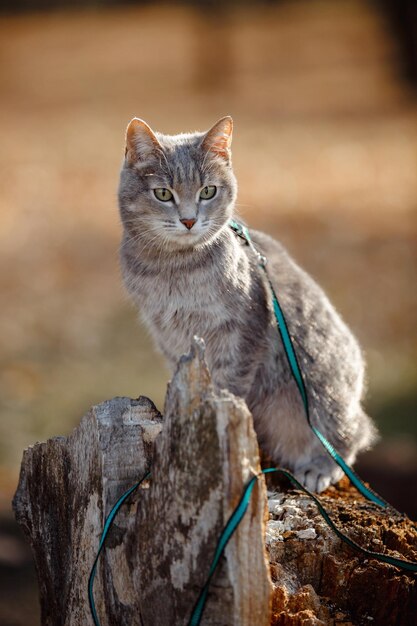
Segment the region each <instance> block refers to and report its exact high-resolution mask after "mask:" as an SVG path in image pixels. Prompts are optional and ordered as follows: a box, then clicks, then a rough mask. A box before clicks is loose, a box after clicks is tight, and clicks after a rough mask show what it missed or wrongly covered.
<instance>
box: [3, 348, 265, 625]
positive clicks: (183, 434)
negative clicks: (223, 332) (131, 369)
mask: <svg viewBox="0 0 417 626" xmlns="http://www.w3.org/2000/svg"><path fill="white" fill-rule="evenodd" d="M203 352H204V349H203V344H202V342H201V341H198V340H196V341H195V343H194V345H193V347H192V351H191V354H190V355H189V356H188V357H183V358H182V359H181V361H180V363H179V366H178V371H177V373H176V375H175V376H174V378H173V381H172V383H171V384H170V386H169V390H168V394H167V400H166V407H165V421H164V427H163V431H162V434H161V435H160V437H159V438H158V440H157V445H156V451H155V458H154V460H153V462H152V476H151V479H150V481H149V488H141V489H140V490H139V491H138V493H137V494H136V495H135V496H132V497H131V499H130V504H128V505H126V506H124V507H123V508H122V509H121V511H120V513H119V514H118V516H117V518H116V521H115V523H114V525H113V527H112V529H111V531H110V533H109V535H108V539H107V541H106V549H105V551H104V553H103V556H102V557H101V558H100V564H99V568H98V573H97V583H96V585H95V598H96V605H97V611H98V614H99V616H100V620H101V624H102V626H105V625H113V624H117V625H118V626H119V625H121V626H124V625H126V626H127V625H129V626H136V625H137V626H139V625H140V626H155V625H156V624H158V626H164V625H166V626H172V625H173V624H175V625H176V626H181V625H182V624H187V622H188V619H189V617H190V614H191V611H192V608H193V605H194V603H195V601H196V599H197V596H198V594H199V591H200V589H201V587H202V586H203V584H204V581H205V579H206V577H207V575H208V572H209V567H210V562H211V559H212V557H213V554H214V551H215V547H216V543H217V540H218V538H219V536H220V534H221V531H222V528H223V527H224V525H225V524H226V521H227V519H228V517H229V516H230V514H231V512H232V511H233V509H234V507H235V506H236V505H237V503H238V502H239V500H240V497H241V494H242V490H243V487H244V485H245V484H246V482H247V481H248V479H249V478H250V477H251V476H252V475H253V473H257V472H259V470H260V465H259V456H258V447H257V443H256V437H255V433H254V430H253V426H252V418H251V415H250V413H249V411H248V409H247V407H246V405H245V403H244V402H243V401H242V400H239V399H237V398H234V397H233V396H232V395H231V394H229V393H227V392H221V393H215V392H214V390H213V388H212V386H211V383H210V376H209V373H208V370H207V367H206V365H205V363H204V358H203ZM160 428H161V425H160V418H159V415H158V413H157V412H156V410H155V408H154V407H153V405H152V403H151V402H150V401H149V400H147V399H145V398H141V399H139V400H138V401H132V400H129V399H127V398H119V399H115V400H112V401H110V402H107V403H104V404H102V405H99V406H98V407H94V408H93V409H92V411H91V412H90V413H89V414H88V415H87V416H86V417H85V418H84V419H83V420H82V422H81V425H80V426H79V428H77V429H76V430H75V431H74V433H73V434H72V435H71V436H70V437H68V438H63V437H60V438H55V439H52V440H49V441H48V442H46V443H43V444H37V445H36V446H34V447H32V448H29V449H28V450H26V451H25V454H24V458H23V462H22V471H21V477H20V483H19V487H18V490H17V493H16V496H15V500H14V507H15V512H16V517H17V520H18V522H19V523H20V524H21V525H22V526H23V528H24V530H25V532H26V534H27V536H28V538H29V541H30V543H31V545H32V549H33V552H34V556H35V561H36V566H37V571H38V578H39V586H40V596H41V609H42V624H44V625H48V626H49V625H52V624H53V625H54V626H57V625H61V624H62V625H63V626H64V625H65V626H69V625H71V626H81V625H83V626H85V625H86V624H89V623H91V619H90V617H89V609H88V602H87V580H88V575H89V571H90V568H91V565H92V562H93V560H94V556H95V553H96V550H97V546H98V542H99V537H100V534H101V530H102V528H103V524H104V519H105V514H106V515H107V514H108V512H109V510H110V508H111V505H112V504H114V502H115V501H116V500H117V498H118V497H119V496H120V495H121V493H122V492H124V491H125V490H126V489H127V488H128V487H129V486H131V485H132V484H133V483H135V482H136V481H137V480H138V479H139V478H140V477H141V476H142V475H143V474H144V473H145V472H146V470H147V469H148V468H149V466H150V463H151V458H152V456H153V446H152V445H151V442H152V440H153V439H154V438H155V435H156V434H157V433H158V432H159V430H160ZM265 503H266V498H265V485H264V481H263V478H262V479H261V480H260V481H259V484H258V485H257V486H256V487H255V489H254V492H253V496H252V500H251V504H250V506H249V510H248V512H247V514H246V516H245V519H244V521H243V522H242V524H241V525H240V527H239V529H238V531H237V532H236V534H235V535H234V536H233V538H232V539H231V541H230V542H229V544H228V545H227V547H226V550H225V554H224V557H223V559H222V563H221V567H220V568H219V571H218V572H216V574H215V575H214V577H213V580H212V583H211V586H210V593H209V597H208V602H207V607H206V611H205V614H204V618H203V621H202V624H205V625H209V624H210V625H211V626H215V625H216V626H238V625H239V626H253V625H254V624H256V625H257V626H267V625H269V623H270V598H271V581H270V575H269V567H268V562H267V559H266V553H265V549H264V526H265V521H266V520H265V514H266V506H265ZM136 509H137V513H136V514H135V511H136Z"/></svg>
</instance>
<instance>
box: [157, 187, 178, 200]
mask: <svg viewBox="0 0 417 626" xmlns="http://www.w3.org/2000/svg"><path fill="white" fill-rule="evenodd" d="M153 192H154V194H155V198H158V200H160V201H161V202H169V201H170V200H172V198H173V195H172V193H171V192H170V190H169V189H165V187H158V188H157V189H154V190H153Z"/></svg>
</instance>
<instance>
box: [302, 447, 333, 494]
mask: <svg viewBox="0 0 417 626" xmlns="http://www.w3.org/2000/svg"><path fill="white" fill-rule="evenodd" d="M294 475H295V477H296V479H297V480H298V481H299V482H300V483H301V484H302V485H303V487H305V488H306V489H308V490H309V491H315V492H316V493H321V492H322V491H324V490H325V489H327V487H329V486H330V485H334V484H335V483H337V482H338V481H339V480H340V479H341V478H342V476H343V471H342V470H341V469H340V467H338V466H337V465H335V463H333V462H332V461H331V460H330V458H328V457H324V456H320V457H316V458H314V459H312V460H311V461H308V462H307V463H305V464H304V465H302V466H300V467H296V468H295V470H294Z"/></svg>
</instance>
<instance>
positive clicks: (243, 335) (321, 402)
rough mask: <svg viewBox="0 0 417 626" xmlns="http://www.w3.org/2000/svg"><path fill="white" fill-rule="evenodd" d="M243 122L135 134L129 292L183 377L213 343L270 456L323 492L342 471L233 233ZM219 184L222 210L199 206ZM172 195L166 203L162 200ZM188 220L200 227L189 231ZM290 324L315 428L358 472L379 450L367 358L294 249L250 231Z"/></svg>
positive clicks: (130, 156) (256, 274) (126, 228)
mask: <svg viewBox="0 0 417 626" xmlns="http://www.w3.org/2000/svg"><path fill="white" fill-rule="evenodd" d="M231 132H232V122H231V119H230V118H223V119H222V120H220V121H219V122H218V123H217V124H216V125H215V126H214V127H213V128H212V129H211V130H210V131H208V132H207V133H191V134H182V135H175V136H168V135H162V134H160V133H153V131H152V130H151V129H150V128H149V127H148V126H147V125H146V124H145V122H143V121H142V120H136V119H135V120H132V122H131V123H130V125H129V127H128V132H127V144H126V158H125V161H124V164H123V168H122V172H121V180H120V187H119V205H120V213H121V219H122V224H123V241H122V245H121V263H122V273H123V278H124V281H125V284H126V286H127V289H128V291H129V293H130V294H131V296H132V298H133V300H134V302H135V303H136V305H137V306H138V308H139V310H140V312H141V314H142V316H143V319H144V320H145V322H146V324H147V325H148V327H149V329H150V331H151V333H152V335H153V337H154V339H155V342H156V344H157V346H158V347H159V349H160V350H161V351H162V352H163V354H164V355H165V356H166V358H167V360H168V362H169V363H170V365H171V366H172V367H173V366H174V365H175V363H176V361H177V359H178V357H179V356H180V355H181V354H183V353H185V352H187V351H188V350H189V348H190V343H191V339H192V337H193V335H199V336H201V337H203V338H204V340H205V343H206V356H207V362H208V365H209V368H210V370H211V373H212V377H213V381H214V383H215V384H216V385H217V386H218V387H225V388H227V389H229V390H230V391H232V392H233V393H235V394H236V395H239V396H241V397H243V398H244V399H245V400H246V402H247V404H248V406H249V408H250V410H251V411H252V414H253V417H254V424H255V429H256V432H257V435H258V439H259V443H260V445H261V447H262V448H263V449H264V450H265V451H266V452H267V453H268V454H269V455H270V456H271V457H272V459H273V460H274V462H276V463H277V464H281V465H284V466H286V467H288V468H289V469H291V470H293V471H294V472H295V474H296V476H297V477H298V478H299V479H300V481H301V482H302V483H303V484H304V485H306V486H307V488H309V489H312V490H316V491H322V490H323V489H324V488H326V487H327V486H328V485H329V484H330V483H334V482H336V481H337V480H338V479H339V478H340V477H341V470H339V468H338V467H336V465H335V464H334V463H333V461H332V460H331V459H330V458H329V457H328V456H327V455H326V452H325V451H324V450H323V449H322V447H321V444H320V443H319V442H318V441H317V440H316V439H315V437H314V435H313V434H312V432H311V431H310V430H309V428H308V425H307V422H306V418H305V414H304V409H303V405H302V403H301V400H300V397H299V392H298V390H297V388H296V385H295V383H294V382H293V380H292V377H291V374H290V371H289V367H288V365H287V362H286V358H285V354H284V350H283V347H282V345H281V342H280V339H279V336H278V333H277V329H276V325H275V319H274V316H273V313H272V303H271V299H270V294H269V292H268V288H267V286H266V284H265V279H264V277H263V275H262V272H261V271H260V270H259V267H258V266H257V263H256V259H255V258H254V257H253V254H252V253H251V251H250V250H249V249H248V248H247V247H246V246H245V245H244V244H243V243H242V242H241V241H240V240H239V239H237V237H236V236H235V234H234V233H233V232H232V231H231V230H230V228H229V227H228V226H227V222H228V220H229V219H230V218H231V217H232V215H233V210H234V203H235V199H236V192H237V185H236V180H235V177H234V174H233V170H232V166H231V156H230V142H231ZM206 185H215V186H216V187H217V193H216V195H215V196H214V197H213V199H212V200H206V201H205V200H199V199H198V198H199V192H200V190H201V189H202V188H203V187H204V186H206ZM157 187H163V188H167V189H169V190H171V191H172V193H173V201H171V202H161V201H159V200H157V198H155V196H154V193H153V189H155V188H157ZM181 219H195V220H196V223H195V224H194V226H193V227H192V229H191V230H188V229H187V228H186V227H185V226H184V224H183V223H181V222H180V220H181ZM251 236H252V238H253V241H254V243H255V245H256V246H257V247H258V249H259V250H260V251H261V252H262V253H263V254H265V256H266V257H267V258H268V270H269V274H270V276H271V279H272V281H273V283H274V287H275V288H276V290H277V293H278V297H279V299H280V303H281V306H282V308H283V310H284V312H285V314H286V317H287V320H288V325H289V330H290V333H291V335H292V337H293V339H294V344H295V349H296V351H297V355H298V358H299V361H300V366H301V369H302V371H303V375H304V377H305V381H306V385H307V391H308V395H309V403H310V406H311V414H312V420H313V422H315V423H316V424H317V425H318V427H319V428H320V430H321V431H322V432H323V434H324V435H325V436H326V437H327V438H328V439H329V440H330V442H331V443H333V445H334V446H335V447H336V448H337V449H338V450H339V452H340V453H341V454H342V456H343V457H344V458H345V460H346V461H347V462H348V463H353V462H354V460H355V458H356V455H357V453H358V452H360V451H361V450H363V449H366V448H367V447H369V445H370V444H371V443H372V442H373V440H374V438H375V429H374V427H373V425H372V423H371V421H370V419H369V417H368V416H367V415H366V414H365V413H364V412H363V410H362V408H361V399H362V395H363V380H364V362H363V358H362V355H361V351H360V348H359V346H358V344H357V342H356V340H355V339H354V337H353V336H352V334H351V332H350V331H349V329H348V328H347V326H346V325H345V324H344V323H343V321H342V320H341V318H340V317H339V315H338V314H337V313H336V311H335V309H334V308H333V306H332V305H331V304H330V302H329V300H328V299H327V297H326V295H325V294H324V293H323V291H322V290H321V289H320V287H319V286H318V285H317V284H316V283H315V282H314V281H313V280H312V278H310V276H308V274H306V273H305V272H304V271H303V270H302V269H301V268H300V267H298V265H297V264H296V263H295V262H294V261H293V260H292V259H291V257H290V256H289V255H288V253H287V252H286V251H285V250H284V248H283V247H282V246H281V245H280V244H279V243H278V242H276V241H274V240H273V239H272V238H270V237H268V236H267V235H265V234H263V233H259V232H256V231H251Z"/></svg>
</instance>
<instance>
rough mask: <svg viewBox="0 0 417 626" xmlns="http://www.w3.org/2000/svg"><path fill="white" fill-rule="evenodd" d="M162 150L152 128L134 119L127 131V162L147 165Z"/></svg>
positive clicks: (136, 118)
mask: <svg viewBox="0 0 417 626" xmlns="http://www.w3.org/2000/svg"><path fill="white" fill-rule="evenodd" d="M161 150H162V148H161V144H160V143H159V141H158V140H157V138H156V137H155V134H154V132H153V131H152V129H151V128H150V126H148V124H147V123H146V122H144V121H143V120H141V119H139V118H138V117H134V118H133V120H132V121H131V122H130V123H129V126H128V127H127V131H126V150H125V157H126V160H127V161H128V162H129V163H132V164H134V163H146V161H149V160H150V159H151V158H152V157H153V156H155V154H157V153H158V152H161Z"/></svg>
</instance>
